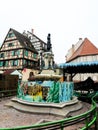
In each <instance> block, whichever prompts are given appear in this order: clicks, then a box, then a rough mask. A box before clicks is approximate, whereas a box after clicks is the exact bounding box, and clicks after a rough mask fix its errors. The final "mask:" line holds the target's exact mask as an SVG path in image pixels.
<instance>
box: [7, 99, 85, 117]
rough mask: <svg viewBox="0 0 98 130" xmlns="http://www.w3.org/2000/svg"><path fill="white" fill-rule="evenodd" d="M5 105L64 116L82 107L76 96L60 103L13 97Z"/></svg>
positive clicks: (21, 109)
mask: <svg viewBox="0 0 98 130" xmlns="http://www.w3.org/2000/svg"><path fill="white" fill-rule="evenodd" d="M6 105H7V106H10V107H13V108H15V109H17V110H20V111H23V112H31V113H38V114H52V115H58V116H63V117H66V116H67V114H68V113H70V112H74V111H78V110H80V109H81V108H82V104H81V102H80V101H78V99H77V97H73V99H72V100H70V101H68V102H61V103H50V102H48V103H44V102H28V101H25V100H22V99H19V98H17V97H14V98H12V99H11V101H10V103H9V104H6Z"/></svg>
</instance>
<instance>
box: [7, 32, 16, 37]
mask: <svg viewBox="0 0 98 130" xmlns="http://www.w3.org/2000/svg"><path fill="white" fill-rule="evenodd" d="M11 37H15V35H14V33H12V32H10V33H9V34H8V35H7V38H11Z"/></svg>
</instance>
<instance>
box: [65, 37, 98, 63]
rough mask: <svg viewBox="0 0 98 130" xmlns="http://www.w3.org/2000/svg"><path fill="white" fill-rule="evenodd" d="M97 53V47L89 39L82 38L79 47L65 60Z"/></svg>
mask: <svg viewBox="0 0 98 130" xmlns="http://www.w3.org/2000/svg"><path fill="white" fill-rule="evenodd" d="M96 54H98V48H97V47H96V46H94V44H93V43H92V42H91V41H89V40H88V39H87V38H85V39H84V41H83V42H82V44H81V45H80V46H79V48H78V49H77V50H76V51H75V52H74V53H73V55H72V56H71V57H70V58H69V59H68V60H67V62H69V61H71V60H73V59H75V58H77V57H80V56H86V55H96Z"/></svg>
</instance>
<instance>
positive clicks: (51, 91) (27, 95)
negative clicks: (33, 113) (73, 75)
mask: <svg viewBox="0 0 98 130" xmlns="http://www.w3.org/2000/svg"><path fill="white" fill-rule="evenodd" d="M31 83H32V86H30V85H29V83H28V85H27V83H26V84H22V85H19V86H18V98H21V99H23V100H26V101H29V102H53V103H60V102H66V101H70V100H71V99H72V97H73V87H74V84H73V82H60V81H57V82H56V81H47V84H45V85H46V86H43V85H44V84H43V82H42V83H40V84H39V83H38V82H31ZM50 83H51V86H49V85H50ZM45 94H46V96H45Z"/></svg>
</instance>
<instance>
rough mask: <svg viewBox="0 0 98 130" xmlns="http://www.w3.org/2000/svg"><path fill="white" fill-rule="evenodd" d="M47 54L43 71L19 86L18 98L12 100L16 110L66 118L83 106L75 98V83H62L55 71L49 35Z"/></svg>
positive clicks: (44, 55)
mask: <svg viewBox="0 0 98 130" xmlns="http://www.w3.org/2000/svg"><path fill="white" fill-rule="evenodd" d="M47 39H48V42H47V52H44V53H43V55H42V71H41V73H40V74H38V75H35V76H34V75H30V78H29V80H28V82H24V83H22V84H19V85H18V91H17V97H16V98H13V99H12V104H11V106H13V107H14V108H16V109H18V110H21V111H25V112H32V113H43V114H46V113H47V114H54V115H59V116H63V117H65V116H66V115H67V114H68V113H69V112H72V111H76V110H79V109H80V108H81V107H82V105H81V103H80V102H79V101H78V99H77V98H76V97H75V96H73V90H74V83H73V82H61V81H60V78H61V75H57V74H56V73H55V71H54V62H53V59H54V55H53V53H52V49H51V43H50V34H49V35H48V38H47Z"/></svg>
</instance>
